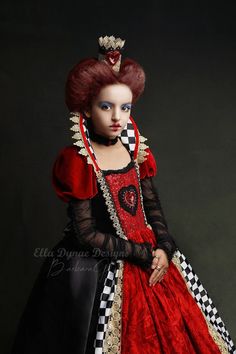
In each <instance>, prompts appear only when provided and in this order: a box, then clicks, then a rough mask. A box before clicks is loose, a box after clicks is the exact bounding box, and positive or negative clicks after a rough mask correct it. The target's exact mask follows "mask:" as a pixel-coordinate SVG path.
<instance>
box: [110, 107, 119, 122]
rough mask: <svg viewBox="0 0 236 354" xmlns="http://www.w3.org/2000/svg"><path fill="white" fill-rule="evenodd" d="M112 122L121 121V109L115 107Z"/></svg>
mask: <svg viewBox="0 0 236 354" xmlns="http://www.w3.org/2000/svg"><path fill="white" fill-rule="evenodd" d="M112 113H113V114H112V120H114V121H115V122H116V121H119V120H120V108H119V107H114V109H113V112H112Z"/></svg>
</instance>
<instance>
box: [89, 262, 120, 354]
mask: <svg viewBox="0 0 236 354" xmlns="http://www.w3.org/2000/svg"><path fill="white" fill-rule="evenodd" d="M119 263H120V261H119V260H118V261H112V262H111V263H110V264H109V267H108V273H107V277H106V279H105V282H104V288H103V291H102V293H101V297H100V308H99V319H98V326H97V333H96V339H95V340H94V348H95V354H102V353H103V346H104V339H105V335H106V330H107V324H108V321H109V317H110V314H111V308H112V302H113V299H114V295H115V292H116V285H117V280H118V271H119Z"/></svg>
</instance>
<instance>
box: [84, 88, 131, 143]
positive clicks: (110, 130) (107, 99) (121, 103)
mask: <svg viewBox="0 0 236 354" xmlns="http://www.w3.org/2000/svg"><path fill="white" fill-rule="evenodd" d="M132 97H133V95H132V91H131V90H130V88H129V87H128V86H126V85H124V84H114V85H108V86H105V87H104V88H102V89H101V91H100V92H99V94H98V96H97V97H96V98H95V99H94V100H93V102H92V107H91V110H90V111H89V112H86V115H87V116H89V117H91V118H90V119H92V121H93V125H94V130H95V132H96V133H98V134H100V135H103V136H105V137H107V138H115V137H116V136H117V135H119V134H120V133H121V131H122V130H123V129H124V127H125V126H126V124H127V122H128V120H129V117H130V111H131V102H132Z"/></svg>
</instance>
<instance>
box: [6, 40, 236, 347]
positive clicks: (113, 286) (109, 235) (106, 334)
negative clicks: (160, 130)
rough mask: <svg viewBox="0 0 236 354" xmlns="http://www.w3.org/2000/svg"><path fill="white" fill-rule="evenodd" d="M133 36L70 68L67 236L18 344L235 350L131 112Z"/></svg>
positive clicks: (60, 174) (103, 44)
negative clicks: (127, 45) (173, 220)
mask: <svg viewBox="0 0 236 354" xmlns="http://www.w3.org/2000/svg"><path fill="white" fill-rule="evenodd" d="M123 46H124V41H122V40H121V39H119V38H118V39H115V38H114V37H113V36H112V37H104V38H103V37H100V38H99V58H98V60H97V59H85V60H83V61H81V62H80V63H79V64H77V65H76V66H75V67H74V68H73V69H72V70H71V72H70V74H69V77H68V80H67V84H66V103H67V106H68V108H69V110H70V111H71V112H73V113H72V116H71V118H70V119H71V121H72V122H73V123H74V125H73V126H72V128H71V130H72V131H73V132H74V133H73V138H74V139H75V140H76V141H75V142H74V144H73V146H68V147H66V148H64V149H62V150H61V152H60V154H59V156H58V158H57V160H56V162H55V164H54V167H53V186H54V188H55V191H56V193H57V195H58V196H59V198H61V199H62V200H63V201H65V202H66V203H68V209H67V210H68V216H69V219H70V220H69V222H68V224H67V226H66V228H65V230H64V238H63V239H62V240H61V242H59V244H57V245H56V246H55V247H54V248H53V250H52V254H53V259H47V260H46V261H45V262H44V264H43V266H42V269H41V271H40V274H39V276H38V278H37V281H36V283H35V285H34V288H33V291H32V293H31V296H30V299H29V302H28V304H27V306H26V309H25V312H24V314H23V316H22V319H21V323H20V325H19V330H18V333H17V338H16V341H15V345H14V348H13V353H24V354H28V353H34V354H35V353H70V354H74V353H77V354H80V353H81V354H82V353H85V354H88V353H115V352H116V353H121V354H127V353H131V354H141V353H148V354H152V353H153V354H154V353H155V354H157V353H165V354H173V353H204V354H205V353H235V348H234V345H233V343H232V340H231V338H230V336H229V334H228V332H227V330H226V328H225V326H224V323H223V322H222V320H221V318H220V317H219V315H218V312H217V310H216V308H215V306H214V305H213V303H212V301H211V299H210V298H209V296H208V294H207V292H206V291H205V289H204V288H203V286H202V284H201V283H200V281H199V279H198V278H197V275H196V274H195V273H194V272H193V270H192V268H191V265H190V264H189V263H188V261H187V260H186V258H185V257H184V255H183V254H182V253H181V252H180V250H179V249H178V248H177V246H176V242H175V240H174V238H173V237H172V236H171V235H170V233H169V231H168V227H167V224H166V221H165V218H164V215H163V211H162V209H161V205H160V201H159V197H158V192H157V190H156V188H155V186H154V183H153V177H154V176H155V175H156V172H157V166H156V163H155V159H154V157H153V154H152V152H151V150H150V148H149V147H148V146H147V145H146V144H144V141H146V138H144V137H142V136H141V135H140V133H139V130H138V128H137V126H136V124H135V122H134V120H133V118H132V117H131V115H130V111H131V107H132V104H134V103H135V102H136V101H137V99H138V98H139V96H140V95H141V93H142V92H143V89H144V83H145V74H144V72H143V69H142V68H141V67H140V65H139V64H137V63H136V62H134V61H133V60H130V59H126V60H124V61H123V62H121V50H122V49H123Z"/></svg>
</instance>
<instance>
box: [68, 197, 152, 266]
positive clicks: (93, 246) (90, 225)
mask: <svg viewBox="0 0 236 354" xmlns="http://www.w3.org/2000/svg"><path fill="white" fill-rule="evenodd" d="M67 213H68V216H69V217H70V219H71V225H72V228H73V233H74V235H75V236H76V240H77V242H78V244H80V245H81V246H83V247H85V248H86V249H88V250H89V251H92V252H94V251H96V252H94V254H95V253H96V254H99V253H100V254H101V255H102V257H109V258H111V259H114V260H116V259H126V260H128V261H130V262H132V263H135V264H138V265H140V266H142V267H143V268H148V267H150V266H151V264H152V259H153V257H152V245H151V243H148V242H144V243H135V242H133V241H131V240H129V241H128V240H125V239H122V238H120V237H118V236H115V235H113V234H110V233H103V232H100V231H99V230H98V229H97V228H96V219H95V218H94V217H93V215H92V208H91V199H86V200H80V199H72V200H70V202H69V203H68V209H67ZM98 251H99V252H98ZM100 251H101V252H100Z"/></svg>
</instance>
